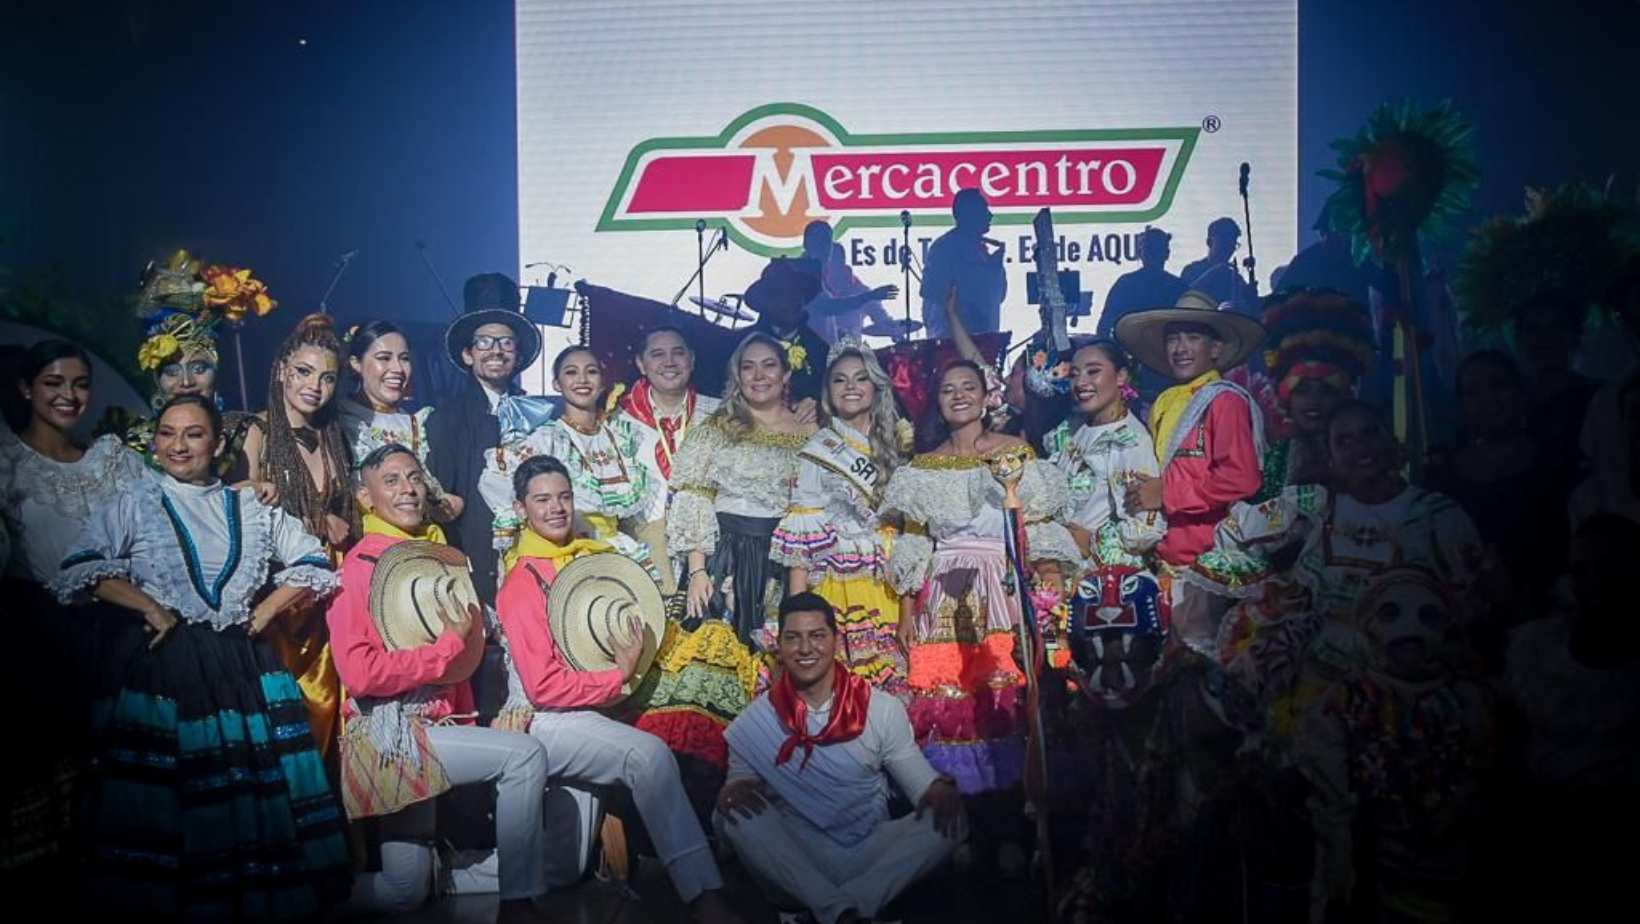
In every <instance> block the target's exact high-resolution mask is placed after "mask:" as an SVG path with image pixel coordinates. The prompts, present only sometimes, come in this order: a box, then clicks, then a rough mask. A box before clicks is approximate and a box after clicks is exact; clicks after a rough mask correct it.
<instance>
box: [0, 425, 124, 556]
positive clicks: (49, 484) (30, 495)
mask: <svg viewBox="0 0 1640 924" xmlns="http://www.w3.org/2000/svg"><path fill="white" fill-rule="evenodd" d="M145 470H146V466H145V465H144V464H143V461H142V457H141V456H139V455H137V454H136V453H135V452H132V451H131V450H130V449H128V448H126V446H125V445H124V444H123V443H121V442H120V440H119V437H117V436H114V435H112V434H110V435H108V436H104V437H101V438H99V439H98V440H97V441H96V442H94V443H92V444H91V447H90V448H89V449H87V450H86V451H85V455H83V456H81V457H80V460H79V461H78V462H57V461H55V460H53V459H48V458H46V457H45V456H42V455H40V454H39V453H37V452H35V451H34V450H33V449H30V448H29V447H28V446H27V444H25V443H24V442H23V441H22V440H21V439H19V438H18V437H17V436H16V434H14V433H12V432H11V431H10V430H9V429H6V428H5V427H3V426H0V514H3V515H4V517H5V524H6V532H7V533H8V534H9V535H10V538H11V552H10V555H9V556H8V557H7V559H6V562H5V566H6V574H7V575H8V576H10V577H14V578H19V579H22V580H28V581H34V582H36V583H39V584H44V583H46V582H48V581H50V580H51V579H52V578H54V577H56V576H57V565H58V563H59V562H61V561H62V560H63V556H65V555H67V554H68V552H69V546H70V545H72V544H73V543H74V540H75V539H76V538H77V537H78V536H79V534H80V531H81V529H82V528H83V527H84V526H85V524H86V522H87V521H88V520H89V519H90V518H91V515H92V513H93V512H95V511H97V510H101V509H105V508H107V507H108V506H109V505H111V504H113V503H114V502H115V500H116V499H117V498H119V497H120V496H121V493H122V492H123V491H125V490H127V486H128V485H131V484H135V483H138V482H143V481H147V480H148V479H147V476H146V475H145Z"/></svg>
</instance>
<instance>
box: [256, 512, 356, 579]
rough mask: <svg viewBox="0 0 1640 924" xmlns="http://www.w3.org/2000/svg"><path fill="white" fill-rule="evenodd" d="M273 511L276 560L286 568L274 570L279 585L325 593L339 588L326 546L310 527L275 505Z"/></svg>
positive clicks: (274, 557)
mask: <svg viewBox="0 0 1640 924" xmlns="http://www.w3.org/2000/svg"><path fill="white" fill-rule="evenodd" d="M270 512H271V514H272V515H273V560H274V561H276V562H278V563H279V564H280V565H282V566H283V567H282V568H279V569H278V570H275V571H274V572H273V583H274V585H275V586H278V587H301V588H304V589H306V590H311V591H313V592H314V593H315V594H318V595H319V596H321V597H328V596H329V595H330V594H332V593H333V592H335V590H336V588H337V586H338V585H339V583H340V581H339V579H338V578H337V576H336V572H335V569H334V568H333V567H332V564H331V561H330V556H329V555H326V554H325V547H324V546H323V545H322V544H320V542H319V540H318V539H316V538H314V536H313V534H312V533H310V532H308V531H307V527H305V526H303V525H302V521H301V520H298V519H296V518H295V517H293V516H291V515H290V514H288V513H286V512H285V511H283V510H280V509H277V508H275V509H274V510H272V511H270Z"/></svg>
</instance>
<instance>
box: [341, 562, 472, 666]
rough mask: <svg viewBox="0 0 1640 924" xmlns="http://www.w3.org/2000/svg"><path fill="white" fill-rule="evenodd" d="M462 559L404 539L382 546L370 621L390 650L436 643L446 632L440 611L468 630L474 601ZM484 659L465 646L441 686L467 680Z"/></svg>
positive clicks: (372, 581)
mask: <svg viewBox="0 0 1640 924" xmlns="http://www.w3.org/2000/svg"><path fill="white" fill-rule="evenodd" d="M478 600H479V597H478V591H477V590H476V589H474V587H473V579H472V577H471V572H470V571H469V569H468V567H467V556H465V555H463V554H461V550H460V549H457V548H452V547H451V546H447V545H443V544H441V543H437V542H426V541H423V540H420V539H408V540H405V541H404V542H396V543H394V544H393V545H390V546H388V547H387V549H386V550H385V551H383V552H382V554H381V556H380V557H379V558H377V559H376V567H375V570H373V571H372V572H371V574H370V596H369V606H370V620H371V621H372V622H373V623H375V625H376V631H377V632H378V633H380V635H381V637H382V642H383V644H385V645H386V646H387V648H388V650H389V651H408V650H410V649H412V648H420V647H422V646H424V645H431V644H432V643H433V642H436V641H438V637H439V636H440V635H442V634H443V633H444V631H445V626H444V620H443V619H442V618H441V617H440V616H439V612H440V611H441V610H442V611H443V612H444V613H445V614H447V615H448V616H449V618H450V619H451V620H453V621H454V622H455V623H456V624H457V625H458V626H459V627H461V628H463V629H465V628H467V627H468V626H469V625H470V623H469V618H470V610H469V606H472V605H480V604H479V603H478ZM483 657H484V646H483V645H482V644H479V645H468V646H467V648H466V650H464V651H463V652H462V653H461V656H460V657H459V658H457V659H456V660H455V662H454V663H452V664H451V665H450V667H449V668H448V669H447V670H445V672H444V676H443V677H440V678H439V682H440V683H446V684H448V683H460V682H462V681H463V680H466V679H467V678H468V677H471V676H472V674H473V671H474V670H476V669H477V668H478V663H479V661H480V660H482V659H483Z"/></svg>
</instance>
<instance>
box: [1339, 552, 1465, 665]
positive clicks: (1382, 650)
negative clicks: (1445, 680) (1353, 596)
mask: <svg viewBox="0 0 1640 924" xmlns="http://www.w3.org/2000/svg"><path fill="white" fill-rule="evenodd" d="M1356 616H1357V618H1358V620H1359V621H1360V625H1361V628H1362V629H1363V630H1364V631H1365V633H1366V635H1367V638H1368V639H1369V641H1370V642H1371V646H1372V664H1373V666H1374V667H1375V668H1377V669H1379V670H1382V671H1383V672H1384V673H1386V674H1389V675H1390V676H1393V677H1399V678H1401V679H1404V680H1428V679H1431V678H1434V677H1438V676H1440V675H1441V674H1443V673H1445V672H1446V666H1445V664H1444V661H1443V658H1442V654H1443V652H1444V651H1445V650H1446V649H1447V647H1448V645H1449V644H1450V642H1451V641H1452V636H1453V633H1454V632H1455V631H1456V629H1455V626H1454V624H1453V621H1452V604H1451V600H1450V598H1449V597H1448V595H1447V588H1446V587H1445V586H1444V585H1443V584H1442V583H1441V582H1440V580H1439V579H1438V578H1436V577H1435V575H1433V574H1431V573H1430V572H1428V571H1426V570H1424V569H1422V568H1391V569H1388V570H1386V571H1384V572H1382V573H1380V574H1379V575H1378V576H1377V577H1375V578H1374V579H1373V580H1372V582H1371V583H1369V584H1368V585H1367V588H1366V591H1365V592H1364V593H1363V594H1362V595H1361V602H1360V604H1359V606H1358V607H1357V610H1356Z"/></svg>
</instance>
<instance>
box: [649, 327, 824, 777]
mask: <svg viewBox="0 0 1640 924" xmlns="http://www.w3.org/2000/svg"><path fill="white" fill-rule="evenodd" d="M791 368H792V363H791V359H790V357H789V356H788V354H787V351H786V349H785V347H784V346H783V345H782V344H781V343H780V341H778V340H776V339H774V338H773V337H771V336H769V335H768V334H764V333H753V334H750V335H748V336H747V337H746V339H744V340H742V341H741V342H740V345H739V346H738V347H736V348H735V352H734V355H733V356H731V357H730V360H729V376H728V384H727V385H726V386H725V388H724V394H723V404H722V405H721V406H720V407H719V408H718V409H717V410H716V411H715V412H713V413H712V416H711V417H709V418H707V420H706V423H705V424H703V425H702V426H699V427H695V428H692V429H691V430H690V431H689V436H688V437H687V438H686V439H685V440H684V441H683V446H682V447H681V448H680V449H679V451H678V457H677V460H676V461H675V462H674V463H673V466H672V488H673V490H675V491H676V492H677V496H676V497H675V498H674V499H673V501H672V510H671V513H670V514H668V515H667V519H666V539H667V544H668V546H670V548H671V552H672V554H673V555H674V556H676V557H678V558H682V559H684V560H685V562H686V570H685V573H684V578H683V580H682V581H680V582H679V583H680V584H681V585H682V586H683V587H685V588H687V590H686V593H685V595H684V616H685V619H684V620H683V621H682V624H681V625H673V626H671V627H669V628H668V631H667V638H666V640H665V641H664V642H663V643H662V646H661V650H660V652H659V653H658V654H657V655H656V664H657V665H658V668H659V671H660V676H659V678H658V679H657V680H656V681H655V684H654V686H653V687H652V689H651V693H650V695H649V696H647V698H646V699H645V702H644V708H645V710H646V711H645V713H644V715H643V716H642V717H641V718H640V719H639V720H638V727H639V728H642V729H644V730H645V731H648V732H651V733H653V734H655V735H658V736H659V737H660V738H661V739H662V740H664V741H666V742H667V744H668V745H670V746H671V747H672V749H673V750H674V751H677V752H678V753H679V754H681V755H684V756H689V757H695V758H699V759H700V760H702V761H705V762H706V763H707V764H709V765H712V766H715V767H716V768H719V769H721V768H722V767H724V766H726V762H727V752H726V750H725V748H724V744H723V729H724V727H725V726H727V725H728V723H729V722H730V721H731V720H733V719H734V717H735V716H737V715H739V714H740V711H741V710H743V709H745V708H746V704H747V703H749V702H750V701H751V697H752V694H753V693H754V692H756V682H757V677H758V674H759V664H758V661H757V660H756V659H755V658H754V657H753V653H752V649H753V648H754V647H756V641H755V640H757V639H759V638H760V637H763V636H764V632H763V630H764V627H765V626H766V625H772V624H773V623H774V622H775V618H776V608H777V607H778V606H779V605H780V599H781V596H782V591H783V587H782V585H783V584H784V577H785V575H784V574H781V573H778V572H777V571H776V568H775V563H774V560H773V559H772V558H771V557H770V546H771V542H772V538H773V536H774V531H775V527H776V526H777V525H779V523H780V519H781V517H783V516H785V514H786V510H787V508H788V507H790V506H791V497H792V488H793V486H794V485H795V484H796V483H797V470H798V452H799V450H801V449H802V448H803V447H804V446H805V445H807V444H808V442H809V438H810V437H811V436H813V435H814V432H815V428H814V426H813V425H812V424H809V425H805V424H804V423H802V422H801V421H800V420H799V419H798V417H797V415H796V414H795V413H793V411H792V410H791V408H790V407H788V406H787V404H786V388H787V385H788V384H789V382H790V379H791ZM771 641H772V640H771Z"/></svg>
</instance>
